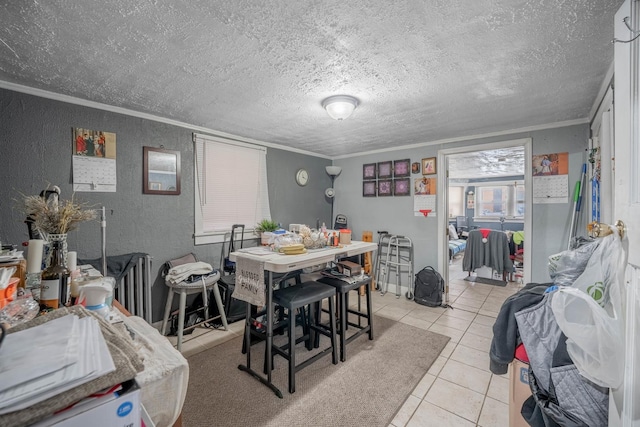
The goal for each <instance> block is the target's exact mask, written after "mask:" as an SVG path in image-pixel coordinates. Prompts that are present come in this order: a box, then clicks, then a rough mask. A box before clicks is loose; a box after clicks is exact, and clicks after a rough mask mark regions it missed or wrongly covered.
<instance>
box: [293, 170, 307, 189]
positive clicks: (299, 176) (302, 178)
mask: <svg viewBox="0 0 640 427" xmlns="http://www.w3.org/2000/svg"><path fill="white" fill-rule="evenodd" d="M296 182H297V183H298V185H301V186H303V187H304V186H305V185H307V183H308V182H309V172H307V171H306V169H298V172H296Z"/></svg>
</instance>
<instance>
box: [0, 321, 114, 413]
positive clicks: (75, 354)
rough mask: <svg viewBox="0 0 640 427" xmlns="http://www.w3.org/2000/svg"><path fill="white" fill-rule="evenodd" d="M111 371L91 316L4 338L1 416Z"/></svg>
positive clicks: (0, 367) (0, 355)
mask: <svg viewBox="0 0 640 427" xmlns="http://www.w3.org/2000/svg"><path fill="white" fill-rule="evenodd" d="M115 369H116V368H115V365H114V363H113V359H112V358H111V354H110V353H109V350H108V348H107V344H106V342H105V340H104V337H103V336H102V332H101V330H100V325H99V324H98V321H97V320H96V319H94V318H93V317H90V316H88V317H83V318H80V317H78V316H76V315H66V316H64V317H60V318H57V319H53V320H51V321H49V322H46V323H43V324H42V325H39V326H35V327H33V328H29V329H25V330H23V331H20V332H16V333H13V334H9V335H7V336H6V337H5V340H4V342H3V344H2V347H1V348H0V376H1V377H2V382H0V415H2V414H6V413H9V412H13V411H17V410H20V409H25V408H28V407H30V406H32V405H35V404H37V403H39V402H42V401H44V400H46V399H48V398H50V397H53V396H55V395H57V394H59V393H63V392H65V391H67V390H70V389H72V388H74V387H77V386H79V385H81V384H84V383H86V382H88V381H91V380H93V379H95V378H97V377H100V376H102V375H106V374H108V373H110V372H113V371H115Z"/></svg>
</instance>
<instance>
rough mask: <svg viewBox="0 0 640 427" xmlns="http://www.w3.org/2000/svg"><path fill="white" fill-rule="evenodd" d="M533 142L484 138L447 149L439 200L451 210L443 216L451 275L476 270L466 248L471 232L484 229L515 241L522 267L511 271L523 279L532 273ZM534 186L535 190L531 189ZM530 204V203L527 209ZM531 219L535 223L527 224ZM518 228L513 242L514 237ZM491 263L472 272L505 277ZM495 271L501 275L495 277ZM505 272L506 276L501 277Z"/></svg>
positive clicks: (443, 266) (444, 261)
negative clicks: (529, 262)
mask: <svg viewBox="0 0 640 427" xmlns="http://www.w3.org/2000/svg"><path fill="white" fill-rule="evenodd" d="M527 143H529V144H530V140H529V139H523V140H517V141H505V142H502V143H495V144H483V145H476V146H471V147H464V148H457V149H449V150H442V151H441V152H440V153H439V154H440V155H441V156H442V163H441V164H444V165H445V166H446V168H445V169H446V170H445V171H444V172H443V175H444V176H443V177H442V178H443V179H442V181H443V185H442V188H441V192H442V193H444V194H441V195H440V196H439V200H442V205H441V206H445V207H446V215H443V217H444V218H442V220H440V221H439V227H441V228H442V230H441V231H442V233H441V235H442V236H443V238H444V241H443V242H442V243H443V245H442V246H441V247H443V248H446V250H445V251H444V253H445V256H443V257H441V263H440V271H443V272H444V273H445V274H443V276H444V277H445V280H447V281H449V280H455V279H464V278H465V277H467V276H468V275H469V274H470V272H469V271H467V270H471V268H469V263H468V262H467V263H466V264H467V266H466V267H465V266H464V264H465V260H464V256H465V250H466V243H467V238H468V235H469V232H470V231H472V230H478V229H484V230H487V229H488V230H494V231H498V232H504V233H505V234H506V235H507V238H508V240H509V243H510V254H511V249H513V254H511V255H513V257H512V258H514V259H512V261H513V262H514V264H515V265H516V267H517V268H515V269H514V270H513V274H510V275H508V276H506V277H507V280H511V281H523V282H524V280H525V276H530V273H528V274H527V271H530V265H529V266H527V265H526V263H525V259H524V258H525V254H526V248H525V246H526V244H525V242H526V239H524V241H523V239H522V238H523V237H524V236H526V233H527V230H528V228H529V227H530V222H531V221H530V219H529V218H528V215H530V206H531V202H530V200H529V199H530V195H531V194H530V193H531V191H530V188H531V187H530V179H529V178H528V176H527V175H528V171H529V170H530V162H531V160H530V147H529V148H528V147H527ZM527 189H529V190H527ZM528 207H529V209H527V208H528ZM527 224H529V226H527ZM515 233H517V237H516V241H518V242H519V244H517V245H514V244H513V237H514V235H515ZM495 273H496V272H494V271H493V270H492V269H491V268H489V267H482V268H477V269H474V270H473V271H472V272H471V274H472V275H477V276H479V277H486V278H488V279H498V278H502V277H504V276H503V275H502V274H500V273H498V274H495ZM494 275H495V277H493V276H494ZM498 276H500V277H498Z"/></svg>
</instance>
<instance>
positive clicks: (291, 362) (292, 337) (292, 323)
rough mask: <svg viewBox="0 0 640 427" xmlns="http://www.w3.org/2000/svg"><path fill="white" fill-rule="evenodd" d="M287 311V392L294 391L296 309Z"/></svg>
mask: <svg viewBox="0 0 640 427" xmlns="http://www.w3.org/2000/svg"><path fill="white" fill-rule="evenodd" d="M288 311H289V313H288V315H289V325H288V327H289V393H295V391H296V310H294V309H290V310H288Z"/></svg>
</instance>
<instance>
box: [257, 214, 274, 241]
mask: <svg viewBox="0 0 640 427" xmlns="http://www.w3.org/2000/svg"><path fill="white" fill-rule="evenodd" d="M277 229H278V223H277V222H275V221H272V220H270V219H266V218H265V219H263V220H262V221H260V222H259V223H257V224H256V227H255V229H254V230H255V232H256V234H258V235H259V236H260V242H261V243H262V244H263V245H268V244H269V239H270V238H271V233H273V232H274V231H276V230H277Z"/></svg>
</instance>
